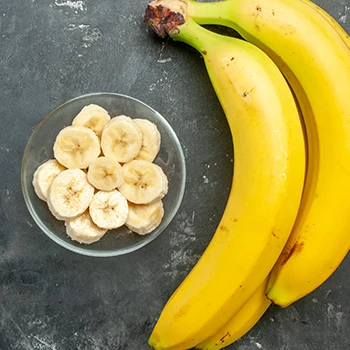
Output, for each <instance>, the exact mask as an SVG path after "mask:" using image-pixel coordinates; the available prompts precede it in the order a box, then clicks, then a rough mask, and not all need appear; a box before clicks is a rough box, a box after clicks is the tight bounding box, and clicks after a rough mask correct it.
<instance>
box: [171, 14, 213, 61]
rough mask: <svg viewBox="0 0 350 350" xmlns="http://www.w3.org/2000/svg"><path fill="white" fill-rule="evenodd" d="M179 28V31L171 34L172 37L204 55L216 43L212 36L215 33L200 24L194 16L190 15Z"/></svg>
mask: <svg viewBox="0 0 350 350" xmlns="http://www.w3.org/2000/svg"><path fill="white" fill-rule="evenodd" d="M178 29H179V33H178V34H173V35H171V37H172V39H173V40H175V41H181V42H184V43H185V44H188V45H190V46H192V47H193V48H195V49H196V50H197V51H199V52H200V53H201V54H202V55H206V54H207V52H208V49H209V48H211V47H213V45H214V43H212V37H213V36H215V34H214V33H211V32H209V31H208V30H207V29H205V28H203V27H201V26H200V25H198V24H197V23H196V22H194V20H192V18H189V17H188V18H187V19H186V22H185V23H184V24H182V25H181V26H179V27H178Z"/></svg>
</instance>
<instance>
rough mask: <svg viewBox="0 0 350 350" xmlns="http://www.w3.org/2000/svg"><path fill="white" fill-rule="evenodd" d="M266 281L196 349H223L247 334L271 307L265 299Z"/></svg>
mask: <svg viewBox="0 0 350 350" xmlns="http://www.w3.org/2000/svg"><path fill="white" fill-rule="evenodd" d="M267 281H268V279H267V278H266V279H265V281H264V282H263V283H262V284H261V286H260V287H259V288H258V289H257V291H256V292H255V293H254V294H253V295H252V296H251V298H250V299H249V300H248V301H247V303H246V304H244V305H243V307H242V308H241V309H240V310H239V311H238V312H237V314H236V315H234V316H233V317H232V318H231V320H230V321H229V322H227V323H226V324H225V325H224V326H223V327H222V328H221V329H220V330H219V331H218V332H217V333H216V334H214V335H213V336H212V337H210V338H209V339H207V340H205V341H204V342H202V343H201V344H199V345H197V346H196V349H201V350H218V349H223V348H224V347H226V346H229V345H230V344H232V343H234V342H235V341H236V340H238V339H239V338H241V337H243V335H245V334H246V333H247V332H249V331H250V330H251V329H252V328H253V327H254V326H255V325H256V323H257V322H258V321H259V320H260V318H261V317H262V316H263V314H264V313H265V311H266V310H267V309H268V308H269V306H270V305H271V301H270V300H269V299H267V298H266V285H267Z"/></svg>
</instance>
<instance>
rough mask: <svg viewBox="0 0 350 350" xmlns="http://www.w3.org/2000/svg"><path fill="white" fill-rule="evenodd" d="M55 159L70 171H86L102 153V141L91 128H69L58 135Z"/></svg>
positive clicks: (54, 148) (55, 145) (54, 149)
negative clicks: (77, 169) (75, 169)
mask: <svg viewBox="0 0 350 350" xmlns="http://www.w3.org/2000/svg"><path fill="white" fill-rule="evenodd" d="M53 152H54V157H55V158H56V159H57V161H58V162H60V163H61V164H62V165H63V166H65V167H66V168H69V169H74V168H79V169H86V168H87V167H88V166H89V165H90V163H91V162H92V161H93V160H95V159H96V158H97V157H98V156H99V155H100V153H101V148H100V140H99V138H98V137H97V136H96V134H95V133H94V132H93V131H92V130H91V129H89V128H86V127H83V126H67V127H65V128H63V129H62V130H61V131H60V132H59V133H58V135H57V137H56V140H55V143H54V146H53Z"/></svg>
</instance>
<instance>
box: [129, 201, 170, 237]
mask: <svg viewBox="0 0 350 350" xmlns="http://www.w3.org/2000/svg"><path fill="white" fill-rule="evenodd" d="M163 215H164V208H163V202H162V201H161V200H158V201H156V202H154V203H151V204H134V203H129V215H128V218H127V220H126V223H125V224H126V226H127V227H128V228H129V229H130V230H131V231H133V232H135V233H138V234H139V235H145V234H147V233H150V232H152V231H153V230H154V229H155V228H157V227H158V226H159V224H160V223H161V222H162V219H163Z"/></svg>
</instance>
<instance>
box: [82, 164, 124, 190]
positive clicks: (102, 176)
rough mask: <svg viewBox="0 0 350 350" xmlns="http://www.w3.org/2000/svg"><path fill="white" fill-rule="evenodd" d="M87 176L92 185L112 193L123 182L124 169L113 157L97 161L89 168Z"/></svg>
mask: <svg viewBox="0 0 350 350" xmlns="http://www.w3.org/2000/svg"><path fill="white" fill-rule="evenodd" d="M87 176H88V180H89V182H90V183H91V185H93V186H94V187H95V188H97V189H98V190H102V191H112V190H114V189H115V188H117V187H118V186H120V185H121V184H122V182H123V170H122V167H121V165H120V164H119V163H118V162H117V161H116V160H115V159H114V158H112V157H99V158H97V159H95V160H94V161H93V162H92V163H91V164H90V166H89V169H88V173H87Z"/></svg>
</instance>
